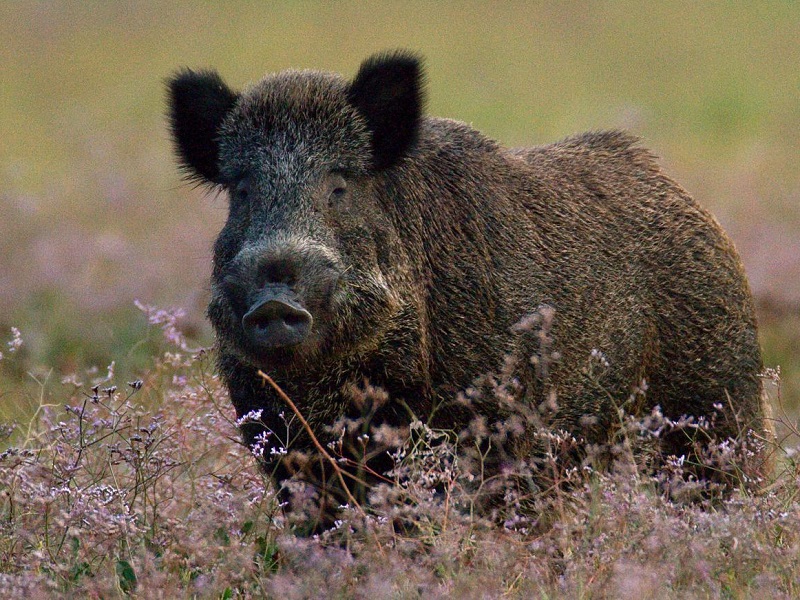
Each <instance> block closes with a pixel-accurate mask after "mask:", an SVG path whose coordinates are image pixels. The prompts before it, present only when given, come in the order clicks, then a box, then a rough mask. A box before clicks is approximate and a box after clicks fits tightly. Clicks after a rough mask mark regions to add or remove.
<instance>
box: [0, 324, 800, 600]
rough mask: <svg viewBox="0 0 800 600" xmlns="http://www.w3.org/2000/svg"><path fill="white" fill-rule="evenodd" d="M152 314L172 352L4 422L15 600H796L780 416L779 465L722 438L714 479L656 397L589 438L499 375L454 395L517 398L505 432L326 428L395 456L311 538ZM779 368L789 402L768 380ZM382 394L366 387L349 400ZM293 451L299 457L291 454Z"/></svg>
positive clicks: (213, 383)
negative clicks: (516, 450) (518, 447)
mask: <svg viewBox="0 0 800 600" xmlns="http://www.w3.org/2000/svg"><path fill="white" fill-rule="evenodd" d="M148 314H149V315H150V316H151V320H152V322H153V323H154V324H155V325H159V326H161V327H162V328H163V329H164V333H165V337H166V338H167V339H168V340H169V341H170V342H171V345H170V346H168V347H167V348H165V351H164V352H163V353H162V355H161V356H160V357H159V358H158V359H157V360H156V361H155V362H154V364H153V366H152V368H151V369H150V370H149V371H148V372H147V373H146V374H145V375H144V376H143V377H142V379H140V380H135V381H131V382H117V381H114V380H113V377H114V374H113V369H109V371H110V372H109V373H105V374H104V376H98V375H97V373H83V374H72V375H70V376H65V377H64V378H63V380H62V383H61V385H60V386H58V385H53V386H51V387H52V389H47V390H44V389H43V390H42V395H41V398H42V399H43V400H42V402H41V403H40V406H39V409H38V410H37V411H36V414H35V415H34V417H33V418H32V419H31V421H30V422H28V423H14V424H6V425H4V426H3V427H2V428H0V439H2V447H3V448H4V450H3V451H2V453H0V511H2V512H0V518H2V525H0V595H2V596H3V597H48V596H54V595H62V596H66V597H104V598H109V597H126V596H129V597H140V598H151V597H153V598H156V597H193V598H259V597H281V598H331V597H340V598H351V597H352V598H364V597H372V598H419V597H425V598H451V597H456V596H457V597H464V598H496V597H515V598H529V597H573V598H606V597H608V598H627V597H642V598H648V597H649V598H695V597H696V598H706V597H720V596H722V597H731V598H745V597H770V598H791V597H796V596H797V595H798V593H800V559H798V556H800V504H798V501H799V500H800V467H799V466H798V464H797V462H796V455H795V453H794V447H795V446H796V445H797V443H798V439H800V438H798V431H797V428H796V425H794V424H792V423H790V422H788V421H787V422H785V423H784V426H785V428H786V430H787V431H788V432H789V433H788V434H787V437H786V438H785V439H783V440H782V443H783V447H785V448H787V449H788V451H786V452H782V451H781V449H780V447H778V446H777V445H776V446H774V447H771V449H772V452H774V453H775V454H776V455H777V456H776V458H777V467H776V469H775V471H774V474H773V475H770V476H769V477H768V478H763V477H762V478H759V475H758V474H757V473H758V470H759V469H758V466H759V465H758V464H751V463H757V458H756V455H755V454H753V453H752V452H751V450H752V449H753V448H756V449H758V448H757V447H758V446H761V445H764V444H768V443H769V441H764V440H739V441H726V442H724V443H722V444H719V445H718V446H717V447H714V448H712V449H711V450H710V451H709V454H708V456H707V457H706V462H707V465H706V466H708V467H709V468H713V469H715V470H718V471H725V472H726V473H728V474H729V475H730V477H728V478H726V479H723V480H722V483H715V484H711V483H706V482H702V481H698V480H697V479H695V478H694V476H693V475H692V472H691V471H686V469H685V467H686V465H685V464H684V461H683V460H682V459H681V458H673V459H669V460H667V461H666V465H665V466H664V467H662V468H659V469H657V470H653V469H652V468H650V467H649V466H648V458H649V457H650V454H649V453H651V452H653V451H654V448H655V447H656V444H655V443H654V440H655V439H657V437H658V436H659V435H662V434H663V433H664V432H665V431H667V430H673V431H674V430H676V429H681V430H685V431H687V432H698V431H702V428H703V423H698V422H695V421H693V420H683V421H680V422H673V421H670V420H668V419H666V418H665V417H664V416H663V415H661V414H660V413H659V411H658V410H656V411H654V412H653V413H652V414H650V415H648V416H647V417H646V418H644V419H638V420H636V419H632V418H630V417H628V416H626V415H624V413H620V415H619V417H620V425H619V434H618V435H617V436H616V437H615V442H614V444H613V445H612V446H610V447H608V448H596V447H587V446H586V445H585V444H582V442H581V440H578V439H575V438H573V437H572V436H569V435H567V434H565V433H563V432H559V431H555V430H550V429H548V428H547V426H546V420H547V414H548V411H549V410H550V408H551V407H550V406H549V403H548V402H545V403H544V404H543V405H542V406H541V407H538V408H536V409H535V410H534V411H530V410H525V409H524V408H523V407H518V406H514V404H513V399H512V397H513V394H508V390H509V385H510V383H511V382H508V381H505V380H504V377H503V374H502V373H500V374H498V375H496V376H494V377H486V378H484V380H483V382H482V384H481V385H479V386H478V387H476V388H475V389H472V390H468V391H467V392H466V393H465V394H464V395H463V396H462V397H461V399H460V401H461V402H464V403H467V404H469V402H470V397H472V398H473V400H474V399H475V398H477V397H478V396H480V395H481V394H488V393H491V394H494V395H496V396H503V394H507V396H506V399H507V401H508V405H507V407H506V408H507V417H506V419H505V421H504V422H503V423H501V424H498V425H491V426H490V425H487V423H486V422H484V421H481V420H480V419H476V420H475V421H474V422H473V423H472V425H471V426H470V428H469V429H468V430H467V431H464V432H447V431H436V430H432V429H430V428H428V427H427V426H426V425H425V424H423V423H420V422H414V423H413V424H412V425H411V427H410V428H409V429H407V430H405V431H400V430H396V429H393V428H390V427H387V426H385V425H384V426H381V427H379V428H377V427H370V426H369V423H368V422H365V421H362V420H349V421H345V420H343V421H341V422H339V423H335V424H332V428H333V430H334V431H336V432H338V438H337V439H339V443H332V444H330V445H329V447H328V448H327V449H326V452H327V453H328V455H329V456H330V457H331V458H332V459H334V460H337V457H339V456H341V454H342V448H343V445H345V444H359V445H360V447H361V448H362V449H363V454H362V455H363V456H364V457H367V456H368V454H369V453H370V452H373V451H375V449H376V448H377V449H379V450H378V451H388V452H390V453H391V454H392V457H393V462H394V465H395V467H394V469H393V470H391V471H390V472H388V473H386V474H385V476H384V483H383V484H380V485H377V486H374V487H372V488H371V489H369V490H364V489H361V490H358V489H357V488H358V486H357V485H356V484H352V485H351V488H352V490H353V494H354V500H355V501H354V502H353V503H349V504H347V505H344V506H342V509H341V513H340V518H339V520H337V521H336V522H335V523H334V524H333V526H332V527H331V528H330V529H329V530H326V531H324V532H322V533H319V534H317V535H313V536H310V537H309V536H305V535H303V531H305V530H306V529H305V528H306V526H307V523H308V520H309V518H310V516H311V515H313V511H314V510H315V503H316V501H317V500H318V495H317V491H316V489H315V487H314V486H313V485H311V484H310V483H309V482H304V481H302V480H299V479H298V480H292V481H290V482H289V483H288V487H289V491H290V493H291V497H292V500H291V510H290V509H289V508H288V506H285V505H281V504H280V503H279V501H278V499H277V496H276V493H275V491H274V490H273V488H272V486H271V484H270V481H269V479H268V478H267V477H266V476H264V475H263V474H262V473H261V472H260V470H259V469H258V467H257V463H256V460H255V459H254V458H253V456H252V455H251V453H250V451H249V450H248V449H247V448H245V447H243V446H242V445H241V444H240V443H239V442H238V440H239V434H238V431H237V429H236V427H237V422H234V420H233V415H232V414H231V411H230V409H229V408H228V407H229V402H228V399H227V398H226V392H225V391H224V389H223V386H222V385H221V384H220V382H219V380H218V379H217V376H216V375H214V374H212V370H211V366H210V365H211V362H212V361H211V360H210V358H211V357H210V354H209V353H208V352H207V351H205V350H199V351H197V352H186V351H185V350H183V348H184V347H185V340H184V339H183V338H182V336H181V334H180V331H179V330H178V329H174V326H175V320H174V318H173V317H174V316H175V315H176V313H175V312H170V313H167V312H164V313H160V316H158V318H154V317H155V315H158V314H159V313H157V312H152V311H150V312H148ZM13 336H14V339H15V340H16V339H20V337H19V335H18V333H16V332H15V333H14V334H13ZM595 358H596V362H597V363H598V365H597V366H598V368H600V367H602V357H601V356H597V357H595ZM6 360H9V358H8V356H7V357H6ZM768 375H769V377H768V378H767V379H766V384H767V386H768V387H770V388H771V389H772V390H773V392H775V393H777V391H779V388H778V387H777V382H778V377H777V373H776V372H770V373H769V374H768ZM636 393H646V391H645V390H644V389H641V390H639V391H638V392H636ZM359 394H360V396H359ZM381 394H382V392H381V391H380V390H376V389H372V388H369V387H367V388H365V389H360V390H354V401H356V402H365V401H366V399H368V398H372V400H373V402H374V401H375V400H376V399H377V401H381ZM776 400H778V401H779V400H780V397H779V394H778V395H777V398H776ZM553 401H555V400H553ZM290 415H291V411H290V410H289V408H288V407H287V410H286V421H287V428H291V427H295V426H297V422H296V420H294V419H292V418H291V417H290ZM259 417H260V416H259V415H258V414H252V415H248V416H247V418H248V419H255V420H257V419H259ZM533 425H535V426H533ZM520 428H523V429H525V428H527V429H528V431H531V432H532V436H533V437H532V441H531V440H529V441H528V443H531V444H533V445H535V447H536V448H537V449H538V452H536V453H534V456H535V458H532V459H531V460H529V461H519V460H518V461H516V462H508V464H506V465H505V466H504V468H503V469H502V470H501V471H500V474H498V475H495V476H493V477H492V478H485V477H483V475H482V473H483V469H484V467H485V464H484V461H485V460H487V458H488V454H487V453H486V452H485V448H486V447H487V446H486V444H487V442H488V443H491V444H494V443H499V441H500V440H501V439H507V438H508V437H509V436H511V437H513V436H515V435H517V434H518V433H519V431H521V429H520ZM285 451H286V452H287V453H288V454H289V457H291V453H292V451H291V447H289V448H285ZM348 454H349V455H350V456H353V455H354V454H353V453H352V452H350V453H348ZM289 457H287V458H289ZM291 458H293V459H294V460H302V459H303V457H291ZM304 459H305V460H314V459H313V458H311V457H305V458H304ZM534 472H535V473H536V475H537V477H536V478H535V479H534V478H532V477H531V475H532V474H533V473H534Z"/></svg>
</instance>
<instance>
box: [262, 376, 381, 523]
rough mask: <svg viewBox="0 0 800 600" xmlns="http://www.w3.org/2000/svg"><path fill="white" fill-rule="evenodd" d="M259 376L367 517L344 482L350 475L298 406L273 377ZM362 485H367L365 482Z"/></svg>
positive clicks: (352, 502)
mask: <svg viewBox="0 0 800 600" xmlns="http://www.w3.org/2000/svg"><path fill="white" fill-rule="evenodd" d="M258 376H259V377H261V378H262V379H263V380H264V381H266V382H267V383H268V384H270V386H272V389H274V390H275V392H276V393H277V394H278V396H280V398H281V400H283V401H284V402H285V403H286V404H287V405H288V406H289V408H291V409H292V412H294V414H295V415H296V416H297V418H298V419H299V420H300V424H301V425H302V426H303V429H305V430H306V433H308V435H309V437H310V438H311V441H312V442H313V444H314V446H315V447H316V449H317V452H319V454H320V456H322V457H323V458H324V459H325V460H327V461H328V462H329V463H330V464H331V467H333V471H334V473H336V476H337V477H338V478H339V483H341V484H342V488H343V490H344V493H345V494H346V495H347V500H348V502H350V503H351V504H352V505H353V506H355V507H356V508H357V509H358V510H359V512H360V513H361V514H362V515H365V513H364V509H362V508H361V505H360V504H359V503H358V502H357V501H356V499H355V498H354V497H353V494H351V493H350V488H348V487H347V484H346V483H345V482H344V476H345V475H350V473H345V472H343V471H342V468H341V467H340V466H339V465H338V464H337V463H336V459H334V458H333V457H332V456H331V455H330V454H328V452H327V451H326V450H325V448H324V447H323V446H322V444H321V443H320V442H319V440H318V439H317V436H316V435H314V431H313V430H312V429H311V426H310V425H309V424H308V421H306V419H305V417H304V416H303V414H302V413H301V412H300V409H298V408H297V406H295V403H294V402H292V399H291V398H289V396H287V395H286V393H285V392H284V391H283V390H282V389H281V388H280V386H279V385H278V384H277V383H275V382H274V381H273V380H272V377H270V376H269V375H267V374H266V373H264V371H262V370H261V369H259V370H258ZM360 483H362V484H363V485H366V484H364V483H363V482H360ZM365 516H366V515H365Z"/></svg>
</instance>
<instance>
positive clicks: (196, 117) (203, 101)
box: [167, 69, 238, 183]
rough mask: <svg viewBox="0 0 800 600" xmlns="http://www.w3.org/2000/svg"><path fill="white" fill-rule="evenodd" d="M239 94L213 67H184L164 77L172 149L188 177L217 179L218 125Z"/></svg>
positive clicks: (215, 181) (198, 179) (212, 181)
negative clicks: (168, 77)
mask: <svg viewBox="0 0 800 600" xmlns="http://www.w3.org/2000/svg"><path fill="white" fill-rule="evenodd" d="M237 99H238V95H237V94H236V93H234V92H233V91H232V90H231V89H230V88H229V87H228V86H227V85H226V84H225V82H224V81H222V78H221V77H220V76H219V74H217V72H216V71H192V70H190V69H183V70H181V71H179V72H178V73H176V74H175V75H173V76H172V77H171V78H170V79H169V80H167V102H168V111H169V122H170V127H171V129H172V139H173V141H174V142H175V152H176V153H177V155H178V158H179V160H180V162H181V166H182V167H183V168H184V169H185V170H186V172H187V175H188V177H189V179H195V180H197V181H201V182H209V183H219V182H220V180H219V142H218V140H217V136H218V135H219V128H220V126H221V125H222V121H223V120H224V119H225V116H226V115H227V114H228V112H229V111H230V110H231V109H232V108H233V105H234V104H235V103H236V100H237Z"/></svg>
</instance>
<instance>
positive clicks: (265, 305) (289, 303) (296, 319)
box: [242, 284, 314, 348]
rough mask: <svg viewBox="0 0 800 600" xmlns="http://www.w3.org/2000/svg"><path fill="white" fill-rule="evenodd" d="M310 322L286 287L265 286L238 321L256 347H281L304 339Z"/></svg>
mask: <svg viewBox="0 0 800 600" xmlns="http://www.w3.org/2000/svg"><path fill="white" fill-rule="evenodd" d="M313 321H314V320H313V318H312V317H311V313H309V312H308V311H307V310H306V309H305V308H304V307H303V305H302V304H301V303H300V302H299V301H298V299H297V297H296V296H295V294H294V293H293V292H292V291H291V290H290V289H289V287H288V286H287V285H285V284H268V285H266V286H265V287H264V288H263V290H262V291H261V293H260V294H259V295H258V297H257V298H256V300H255V302H254V303H253V304H252V305H251V306H250V308H249V310H248V311H247V313H246V314H245V315H244V317H243V318H242V327H243V328H244V331H245V334H246V335H247V336H248V337H249V338H250V340H251V341H252V342H253V343H254V344H256V345H257V346H260V347H262V348H281V347H284V346H293V345H295V344H299V343H301V342H302V341H303V340H305V339H306V338H307V337H308V334H309V333H310V332H311V325H312V323H313Z"/></svg>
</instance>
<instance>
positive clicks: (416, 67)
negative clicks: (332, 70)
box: [349, 51, 424, 169]
mask: <svg viewBox="0 0 800 600" xmlns="http://www.w3.org/2000/svg"><path fill="white" fill-rule="evenodd" d="M422 88H423V77H422V66H421V64H420V59H419V58H418V57H417V56H415V55H414V54H412V53H410V52H405V51H401V52H395V53H390V54H376V55H375V56H372V57H370V58H368V59H367V60H365V61H364V62H363V63H362V65H361V68H360V69H359V70H358V74H357V75H356V77H355V79H353V82H352V83H351V84H350V92H349V100H350V104H352V105H353V106H355V107H356V109H358V111H359V112H360V113H361V115H362V116H363V117H364V118H365V119H366V120H367V125H368V127H369V129H370V132H371V133H372V155H373V156H372V158H373V165H374V166H375V168H377V169H385V168H387V167H391V166H392V165H394V164H395V163H396V162H397V161H398V160H400V158H401V157H402V156H403V154H404V153H405V152H406V151H407V150H408V149H409V148H410V147H411V146H412V145H413V144H414V142H415V141H416V140H417V134H418V132H419V122H420V119H421V117H422V107H423V103H424V99H423V89H422Z"/></svg>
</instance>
